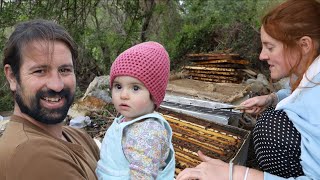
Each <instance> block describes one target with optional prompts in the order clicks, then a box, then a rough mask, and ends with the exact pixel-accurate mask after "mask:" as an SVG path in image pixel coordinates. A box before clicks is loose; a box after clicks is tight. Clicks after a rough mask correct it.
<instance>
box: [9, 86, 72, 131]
mask: <svg viewBox="0 0 320 180" xmlns="http://www.w3.org/2000/svg"><path fill="white" fill-rule="evenodd" d="M20 87H21V86H20ZM21 92H22V90H21V88H19V89H18V90H17V91H16V93H15V100H16V102H17V104H18V106H19V108H20V110H21V112H22V113H25V114H27V115H29V116H30V117H32V118H33V119H34V120H36V121H38V122H41V123H44V124H51V125H53V124H58V123H61V122H62V121H63V120H64V119H65V118H66V116H67V113H68V110H69V108H70V106H71V104H72V102H73V100H74V93H72V92H71V90H70V88H65V89H63V90H61V91H60V92H55V91H53V90H48V91H38V92H37V93H36V95H35V96H33V97H29V99H28V100H29V101H30V102H29V104H30V107H28V106H27V105H26V103H25V102H24V100H23V98H22V94H21ZM41 97H42V98H43V97H49V98H50V97H52V98H55V97H61V98H65V100H66V101H65V103H64V105H63V106H62V107H60V108H56V109H48V108H45V107H42V106H41V105H40V100H41Z"/></svg>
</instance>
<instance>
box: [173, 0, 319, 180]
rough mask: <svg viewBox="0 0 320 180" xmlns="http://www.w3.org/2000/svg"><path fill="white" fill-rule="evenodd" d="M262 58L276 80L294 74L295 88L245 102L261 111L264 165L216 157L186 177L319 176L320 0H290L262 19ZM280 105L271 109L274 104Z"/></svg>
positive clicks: (258, 132) (258, 129) (258, 144)
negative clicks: (249, 165)
mask: <svg viewBox="0 0 320 180" xmlns="http://www.w3.org/2000/svg"><path fill="white" fill-rule="evenodd" d="M261 42H262V51H261V53H260V57H259V58H260V60H262V61H266V62H267V63H268V64H269V70H270V72H271V78H272V79H276V80H277V79H281V78H284V77H290V90H280V91H278V92H277V93H272V94H270V95H265V96H257V97H254V98H251V99H248V100H246V101H244V102H243V103H242V105H244V106H246V108H247V109H246V112H247V113H260V112H261V111H262V110H264V109H266V108H267V107H269V106H270V107H269V108H267V110H266V111H264V112H263V113H262V115H261V116H260V117H259V119H258V120H257V124H256V126H255V128H254V129H253V139H254V142H253V143H254V149H255V153H256V157H257V161H258V163H259V166H260V168H261V169H262V170H263V171H264V172H261V171H258V170H254V169H249V168H246V167H243V166H238V165H234V166H233V164H232V163H229V165H228V164H227V163H224V162H222V161H220V160H217V159H211V158H209V157H207V156H205V155H203V154H202V153H201V152H199V153H198V154H199V157H200V158H201V159H202V161H203V162H202V163H201V164H200V165H198V166H197V167H195V168H189V169H185V170H184V171H182V172H181V173H180V174H179V175H178V177H177V180H182V179H201V180H203V179H232V178H233V179H265V180H267V179H283V178H290V179H320V171H319V170H320V153H319V152H318V151H319V149H320V111H319V108H320V55H319V54H320V2H319V1H317V0H287V1H286V2H284V3H282V4H280V5H279V6H277V7H276V8H275V9H273V10H272V11H270V12H269V13H268V14H267V15H265V17H264V18H263V20H262V27H261ZM271 105H273V106H275V108H272V106H271Z"/></svg>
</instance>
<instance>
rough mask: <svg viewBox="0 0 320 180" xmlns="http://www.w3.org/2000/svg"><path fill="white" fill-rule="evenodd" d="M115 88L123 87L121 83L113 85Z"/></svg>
mask: <svg viewBox="0 0 320 180" xmlns="http://www.w3.org/2000/svg"><path fill="white" fill-rule="evenodd" d="M113 88H115V89H121V85H120V84H114V85H113Z"/></svg>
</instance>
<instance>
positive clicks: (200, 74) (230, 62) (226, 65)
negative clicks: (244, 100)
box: [184, 53, 249, 83]
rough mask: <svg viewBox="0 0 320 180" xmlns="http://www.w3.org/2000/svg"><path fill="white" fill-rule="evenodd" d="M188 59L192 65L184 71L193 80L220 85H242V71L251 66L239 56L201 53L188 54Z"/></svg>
mask: <svg viewBox="0 0 320 180" xmlns="http://www.w3.org/2000/svg"><path fill="white" fill-rule="evenodd" d="M187 58H188V59H189V60H190V61H191V62H192V65H190V66H185V67H184V69H186V70H187V71H188V74H189V75H190V76H191V77H192V79H196V80H202V81H210V82H220V83H240V82H241V81H242V79H243V71H242V70H243V69H245V65H247V64H249V61H248V60H244V59H241V58H240V56H239V54H221V53H207V54H204V53H200V54H188V55H187Z"/></svg>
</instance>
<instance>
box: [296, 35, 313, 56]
mask: <svg viewBox="0 0 320 180" xmlns="http://www.w3.org/2000/svg"><path fill="white" fill-rule="evenodd" d="M298 43H299V46H300V47H301V49H302V52H303V54H304V55H306V54H309V53H310V52H312V49H313V41H312V39H311V38H310V37H309V36H303V37H302V38H300V39H299V42H298Z"/></svg>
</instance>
